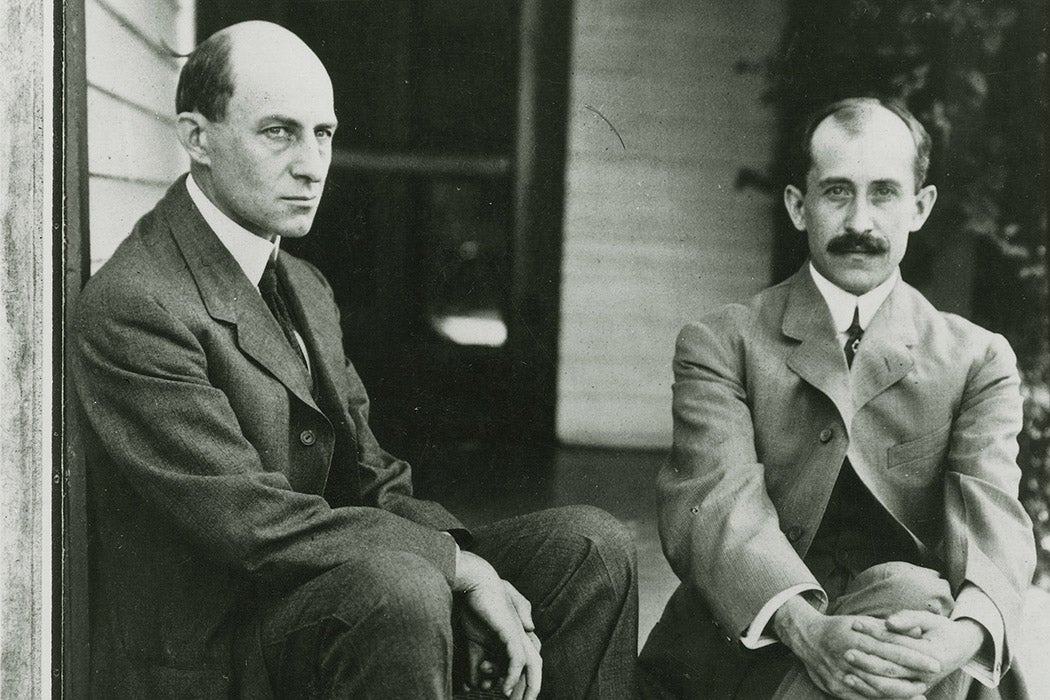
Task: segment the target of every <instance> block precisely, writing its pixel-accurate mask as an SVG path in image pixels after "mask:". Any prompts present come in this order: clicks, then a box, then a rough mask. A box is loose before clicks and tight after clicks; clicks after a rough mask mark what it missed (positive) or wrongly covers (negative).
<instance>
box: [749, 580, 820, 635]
mask: <svg viewBox="0 0 1050 700" xmlns="http://www.w3.org/2000/svg"><path fill="white" fill-rule="evenodd" d="M806 591H814V592H816V593H817V599H818V601H819V606H818V610H820V611H821V612H823V611H824V609H825V608H827V607H828V594H827V593H825V592H824V590H823V589H822V588H821V587H820V586H818V585H816V584H815V583H799V584H796V585H794V586H792V587H791V588H788V589H785V590H783V591H781V592H780V593H777V594H776V595H775V596H773V597H772V598H770V599H769V601H768V602H767V603H766V604H765V605H763V606H762V608H761V609H760V610H759V611H758V614H757V615H755V619H754V620H752V621H751V624H750V625H748V626H747V629H746V630H744V633H743V635H742V636H741V638H740V643H741V644H743V645H744V646H745V647H746V648H748V649H761V648H762V647H765V646H769V645H770V644H776V643H777V642H779V641H780V640H779V639H777V638H776V637H774V636H773V635H771V634H765V630H766V627H767V626H768V625H769V621H770V620H772V619H773V615H774V614H775V613H776V611H777V610H780V606H781V605H783V604H784V603H786V602H787V601H788V600H789V599H790V598H793V597H795V596H797V595H798V594H799V593H805V592H806Z"/></svg>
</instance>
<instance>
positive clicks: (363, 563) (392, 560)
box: [330, 552, 452, 636]
mask: <svg viewBox="0 0 1050 700" xmlns="http://www.w3.org/2000/svg"><path fill="white" fill-rule="evenodd" d="M330 585H331V586H334V587H336V589H337V590H335V591H333V592H341V593H342V595H341V596H340V603H339V604H338V609H337V611H336V612H335V617H337V618H339V619H340V620H341V621H342V622H343V623H345V624H346V625H348V626H350V627H355V626H359V625H362V624H364V626H366V627H375V628H377V629H382V628H387V627H389V628H394V629H397V630H400V631H402V632H405V631H413V630H415V631H418V632H419V633H423V632H425V631H427V630H430V631H431V632H432V633H436V634H438V635H441V636H449V635H451V627H450V622H449V621H450V619H451V615H452V590H451V588H450V587H449V585H448V582H447V581H446V579H445V577H444V576H443V575H442V574H441V572H440V571H438V569H437V568H436V567H435V566H434V565H433V564H431V563H430V562H428V561H427V560H426V559H424V558H422V557H420V556H418V555H416V554H410V553H407V552H377V553H372V554H368V555H366V556H363V557H360V558H355V559H352V560H350V561H348V562H346V563H344V564H342V565H340V566H339V567H338V575H337V576H335V577H333V578H332V581H331V584H330Z"/></svg>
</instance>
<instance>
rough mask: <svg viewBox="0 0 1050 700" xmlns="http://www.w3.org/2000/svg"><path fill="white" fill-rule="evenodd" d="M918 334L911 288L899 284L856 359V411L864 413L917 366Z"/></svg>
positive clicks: (854, 392)
mask: <svg viewBox="0 0 1050 700" xmlns="http://www.w3.org/2000/svg"><path fill="white" fill-rule="evenodd" d="M915 340H916V332H915V323H914V319H913V315H912V307H911V304H909V303H908V298H907V286H906V285H905V284H904V282H903V281H902V280H898V281H897V284H896V286H895V287H894V288H893V291H892V292H890V295H889V296H888V297H886V301H884V302H883V303H882V306H880V307H879V310H878V311H876V312H875V316H873V317H872V319H871V323H870V324H869V325H868V329H867V330H866V331H865V332H864V337H863V339H862V340H861V341H860V349H859V350H858V351H857V355H856V357H855V358H854V359H853V408H854V410H855V411H859V410H861V408H863V407H864V406H865V405H866V404H867V403H868V402H869V401H871V400H872V399H873V398H875V397H876V396H878V395H879V394H881V393H882V392H883V391H885V390H886V389H888V388H889V387H891V386H893V385H894V384H896V383H897V382H899V381H900V380H901V379H903V378H904V376H905V375H906V374H907V373H908V372H909V371H910V370H911V368H912V366H914V364H915V360H914V358H913V357H912V352H911V346H912V345H914V344H915Z"/></svg>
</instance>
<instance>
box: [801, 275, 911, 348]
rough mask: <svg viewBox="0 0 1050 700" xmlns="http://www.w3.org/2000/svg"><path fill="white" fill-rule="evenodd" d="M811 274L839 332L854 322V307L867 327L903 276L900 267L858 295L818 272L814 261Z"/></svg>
mask: <svg viewBox="0 0 1050 700" xmlns="http://www.w3.org/2000/svg"><path fill="white" fill-rule="evenodd" d="M809 274H810V275H811V276H812V277H813V283H814V284H816V285H817V289H818V290H819V291H820V295H821V296H822V297H824V301H825V302H826V303H827V305H828V311H830V312H831V320H832V322H833V323H834V324H835V332H836V333H838V334H842V333H845V332H846V331H847V330H849V327H850V324H851V323H853V310H854V309H857V310H858V312H859V313H858V316H859V317H860V327H861V328H863V329H867V327H868V324H869V323H871V318H872V316H874V315H875V312H876V311H878V310H879V307H880V306H882V302H884V301H886V297H888V296H889V295H890V292H892V291H893V286H894V285H895V284H897V280H898V279H900V276H901V273H900V269H896V270H894V271H893V274H892V275H890V276H889V278H887V279H886V281H885V282H883V283H882V284H880V285H879V286H877V287H875V288H874V289H872V290H871V291H868V292H865V293H864V294H861V295H860V296H859V297H858V296H855V295H853V294H850V293H849V292H847V291H846V290H844V289H842V288H840V287H837V286H835V284H834V283H833V282H832V281H831V280H829V279H827V278H826V277H824V275H822V274H820V273H819V272H817V268H815V267H813V263H812V262H810V264H809Z"/></svg>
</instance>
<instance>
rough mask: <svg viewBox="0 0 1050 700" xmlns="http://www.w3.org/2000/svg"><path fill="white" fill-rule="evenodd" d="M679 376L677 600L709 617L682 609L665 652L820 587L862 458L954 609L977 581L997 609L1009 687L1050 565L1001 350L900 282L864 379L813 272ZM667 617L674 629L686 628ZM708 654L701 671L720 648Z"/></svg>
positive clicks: (673, 509) (720, 323) (1011, 365)
mask: <svg viewBox="0 0 1050 700" xmlns="http://www.w3.org/2000/svg"><path fill="white" fill-rule="evenodd" d="M674 373H675V384H674V443H673V450H672V457H671V460H670V462H669V464H668V465H667V467H666V468H665V469H663V470H662V472H661V474H660V477H659V490H660V528H661V536H662V538H663V542H664V549H665V551H666V553H667V556H668V559H669V560H670V562H671V565H672V567H673V568H674V570H675V572H676V573H677V574H678V576H679V577H680V578H681V580H682V582H683V583H682V586H683V589H682V591H680V593H679V594H676V600H677V602H679V603H681V602H682V601H685V600H687V599H692V600H693V603H694V604H692V605H684V604H683V605H682V607H681V609H680V612H681V614H680V615H679V616H680V617H684V618H686V619H681V620H678V621H675V624H676V625H678V630H679V632H680V636H677V637H676V635H675V634H666V635H664V636H663V637H662V638H661V639H677V642H676V643H680V644H682V645H683V646H682V647H681V648H679V649H678V650H676V651H673V652H672V650H666V651H667V653H669V654H672V653H673V654H682V653H686V652H685V651H683V649H684V648H685V646H689V645H690V644H691V643H690V642H688V641H686V640H688V638H689V637H691V636H700V635H701V631H702V630H703V629H705V625H708V626H710V623H709V622H705V621H704V620H703V619H699V618H697V617H696V615H695V614H691V615H690V614H688V613H686V612H684V611H685V610H687V609H692V610H694V612H695V611H696V610H697V609H701V610H702V612H701V613H699V614H700V617H701V618H703V617H706V618H707V620H709V621H710V622H713V623H714V624H715V625H717V628H718V630H720V632H721V634H724V635H725V636H726V637H727V638H728V639H729V640H730V641H736V640H739V639H740V637H741V636H742V635H743V633H744V631H745V630H746V628H747V627H748V625H750V624H751V622H752V620H754V619H755V617H756V615H757V614H758V612H759V610H760V609H761V608H762V606H763V605H764V604H765V603H766V602H767V601H769V600H770V599H771V598H772V597H773V596H774V595H776V594H777V593H780V592H781V591H783V590H785V589H787V588H789V587H791V586H794V585H796V584H802V583H818V581H816V579H815V578H814V576H813V574H812V573H811V572H810V570H809V569H808V568H807V567H806V565H805V564H804V562H803V557H804V556H805V555H806V552H807V551H808V548H809V546H810V544H811V542H812V539H813V536H814V535H815V534H816V532H817V529H818V527H819V526H820V523H821V518H822V516H823V513H824V509H825V507H826V505H827V503H828V499H829V496H830V495H831V491H832V487H833V486H834V484H835V481H836V478H837V476H838V472H839V469H840V468H841V466H842V464H843V460H844V459H845V458H846V457H848V458H849V460H850V463H851V464H852V465H853V468H854V469H855V471H856V472H857V474H858V476H859V477H860V478H861V480H862V481H863V482H864V484H865V485H866V486H867V487H868V489H869V490H870V491H871V492H872V493H873V494H874V496H875V498H876V499H877V500H878V501H879V502H880V503H881V504H882V506H883V507H884V508H885V509H886V510H887V511H888V512H889V513H890V514H891V515H892V516H893V518H895V519H896V520H897V521H898V522H899V523H900V524H901V525H902V526H903V527H904V528H906V530H907V532H908V533H910V534H911V536H912V537H913V539H914V541H915V543H916V544H917V545H918V547H919V550H920V551H921V552H922V554H923V556H924V559H925V561H926V562H927V566H930V567H931V568H935V569H937V570H939V571H940V572H941V573H942V574H943V575H944V576H945V577H946V578H947V579H948V581H949V583H950V584H951V586H952V591H953V593H956V594H957V592H958V590H959V588H960V587H961V586H962V585H963V583H965V582H969V583H970V584H973V585H976V586H978V587H980V589H981V590H982V591H984V592H985V593H986V594H987V595H988V596H989V598H990V599H991V600H992V602H993V603H994V604H995V606H996V607H997V608H998V610H999V613H1000V614H1001V615H1002V619H1003V622H1004V625H1005V631H1006V633H1005V640H1006V654H1005V657H1006V661H1005V663H1004V672H1005V667H1008V665H1009V659H1010V651H1011V640H1016V639H1017V638H1018V633H1019V629H1020V626H1021V607H1022V602H1023V599H1024V595H1025V592H1026V590H1027V588H1028V586H1029V584H1030V582H1031V576H1032V571H1033V567H1034V563H1035V548H1034V541H1033V535H1032V527H1031V522H1030V521H1029V519H1028V516H1027V515H1026V514H1025V511H1024V509H1023V508H1022V506H1021V504H1020V502H1019V501H1018V498H1017V494H1018V483H1019V480H1020V471H1019V469H1018V467H1017V464H1016V456H1017V441H1016V437H1017V433H1018V431H1019V430H1020V427H1021V397H1020V394H1019V391H1018V385H1019V381H1018V375H1017V369H1016V366H1015V358H1014V354H1013V352H1012V351H1011V350H1010V348H1009V346H1008V344H1007V343H1006V341H1005V340H1004V339H1003V338H1002V337H1000V336H997V335H994V334H992V333H990V332H988V331H986V330H984V329H982V328H979V327H977V326H975V325H973V324H972V323H969V322H968V321H965V320H963V319H961V318H959V317H957V316H954V315H951V314H945V313H941V312H939V311H937V310H936V309H934V308H933V306H931V305H930V304H929V302H927V301H926V300H925V299H924V298H923V297H922V295H921V294H919V293H918V292H917V291H916V290H915V289H913V288H912V287H910V286H908V285H907V284H905V283H904V282H899V283H898V284H897V285H896V287H895V288H894V290H893V291H892V293H891V294H890V296H889V297H888V298H887V299H886V301H885V302H884V303H883V305H882V306H881V307H880V308H879V310H878V312H877V313H876V314H875V316H874V318H873V319H872V321H871V323H870V325H869V327H868V329H867V331H866V332H865V334H864V339H863V341H862V343H861V347H860V350H859V352H858V354H857V356H856V359H855V360H854V364H853V369H852V377H851V373H850V370H849V369H848V368H847V366H846V361H845V357H844V355H843V352H842V348H841V346H840V344H839V342H838V340H837V339H836V337H835V331H834V328H833V326H832V322H831V317H830V313H829V311H828V310H827V305H826V303H825V302H824V300H823V298H822V297H821V296H820V293H819V291H818V290H817V288H816V285H815V284H814V283H813V280H812V277H811V276H810V274H809V272H808V270H807V269H806V268H805V267H803V269H802V270H800V271H799V272H798V273H797V274H795V275H794V276H793V277H792V278H791V279H790V280H788V281H786V282H784V283H782V284H780V285H777V286H775V287H772V288H770V289H768V290H766V291H764V292H762V293H761V294H759V295H757V296H756V297H755V298H754V299H752V300H751V302H750V303H748V304H747V305H732V306H728V307H725V308H723V309H721V310H719V311H717V312H715V313H713V314H711V315H710V316H708V317H706V318H704V319H703V320H701V321H700V322H698V323H695V324H691V325H689V326H686V327H685V328H684V329H683V330H682V332H681V334H680V335H679V337H678V343H677V349H676V352H675V361H674ZM672 607H673V606H672ZM668 610H669V613H666V614H665V620H667V619H668V618H669V617H670V618H674V617H675V615H674V614H671V613H670V611H671V607H669V608H668ZM687 615H688V617H687ZM665 631H666V630H665ZM720 636H721V635H715V636H714V638H715V639H718V637H720ZM654 642H657V640H651V641H650V645H653V643H654ZM660 643H662V642H657V646H659V644H660ZM722 643H723V644H724V642H722ZM695 646H696V649H695V654H696V655H698V656H699V655H704V654H707V653H709V650H711V649H713V648H714V647H713V646H711V645H707V646H708V649H706V650H705V649H704V648H703V644H700V643H697V644H696V645H695ZM649 651H650V649H647V652H649ZM651 651H653V652H654V653H655V654H657V655H659V653H660V650H659V649H652V650H651ZM694 667H704V664H700V665H699V666H695V665H694Z"/></svg>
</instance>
